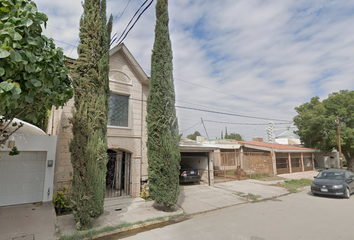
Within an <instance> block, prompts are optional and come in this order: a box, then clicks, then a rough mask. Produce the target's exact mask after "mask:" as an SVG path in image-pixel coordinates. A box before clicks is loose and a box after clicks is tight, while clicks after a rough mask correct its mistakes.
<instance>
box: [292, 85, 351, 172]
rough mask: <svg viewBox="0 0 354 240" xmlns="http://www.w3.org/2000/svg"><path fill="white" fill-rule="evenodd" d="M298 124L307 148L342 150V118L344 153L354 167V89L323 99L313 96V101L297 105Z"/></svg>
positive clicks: (335, 93)
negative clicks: (339, 145) (339, 137)
mask: <svg viewBox="0 0 354 240" xmlns="http://www.w3.org/2000/svg"><path fill="white" fill-rule="evenodd" d="M295 110H296V111H297V113H298V115H297V116H295V117H294V123H295V125H296V126H297V128H298V131H296V132H295V133H296V134H297V135H299V136H300V138H301V141H302V142H303V143H304V145H305V146H306V147H314V148H317V149H320V150H322V151H324V152H330V151H332V150H333V149H338V137H337V124H336V119H337V117H339V119H340V129H341V130H340V135H341V147H342V153H343V155H344V156H345V158H346V160H347V163H348V168H349V169H351V170H354V91H348V90H341V91H339V92H334V93H332V94H330V95H329V96H328V98H327V99H324V100H323V101H322V102H321V101H320V99H319V97H313V98H312V99H311V101H310V102H308V103H304V104H302V105H301V106H299V107H296V108H295Z"/></svg>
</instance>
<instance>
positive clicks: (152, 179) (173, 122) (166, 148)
mask: <svg viewBox="0 0 354 240" xmlns="http://www.w3.org/2000/svg"><path fill="white" fill-rule="evenodd" d="M168 21H169V18H168V1H167V0H158V1H157V3H156V26H155V42H154V47H153V51H152V56H151V78H150V82H149V86H150V90H149V96H148V102H147V117H146V122H147V131H148V139H147V149H148V151H147V154H148V163H149V168H148V174H149V191H150V195H151V198H152V199H154V201H155V202H157V203H161V204H164V205H165V206H166V207H170V206H172V205H174V204H176V203H177V201H178V197H179V169H180V160H181V156H180V151H179V139H180V136H179V133H178V122H177V118H176V109H175V90H174V83H173V75H172V48H171V40H170V34H169V29H168Z"/></svg>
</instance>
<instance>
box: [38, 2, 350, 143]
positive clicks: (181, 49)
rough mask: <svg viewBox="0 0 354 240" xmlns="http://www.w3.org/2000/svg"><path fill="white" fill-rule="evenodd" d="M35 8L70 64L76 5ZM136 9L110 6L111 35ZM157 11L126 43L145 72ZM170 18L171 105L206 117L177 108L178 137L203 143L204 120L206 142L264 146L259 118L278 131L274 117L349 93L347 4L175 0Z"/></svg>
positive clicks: (78, 4)
mask: <svg viewBox="0 0 354 240" xmlns="http://www.w3.org/2000/svg"><path fill="white" fill-rule="evenodd" d="M35 2H36V3H37V7H38V9H39V11H41V12H44V13H46V14H47V15H48V18H49V20H48V26H47V29H46V30H45V31H44V34H45V35H46V36H48V37H52V38H53V39H55V42H56V45H57V46H59V47H62V48H63V49H64V52H65V54H66V55H67V56H70V57H73V58H75V57H76V56H77V54H76V47H75V45H77V41H78V32H79V19H80V16H81V14H82V11H83V10H82V7H81V0H62V1H48V0H37V1H35ZM128 2H129V4H128ZM142 2H143V0H131V1H129V0H120V1H117V0H115V1H113V0H108V2H107V3H108V8H107V9H108V10H107V12H108V14H110V13H112V14H113V16H115V17H117V20H116V21H115V23H114V27H113V33H117V34H118V35H120V34H121V32H122V31H123V30H124V28H125V26H126V24H127V23H128V21H129V20H130V18H131V17H132V16H133V14H134V12H135V11H136V10H137V9H138V8H139V6H140V5H141V3H142ZM127 4H128V5H127ZM126 6H127V8H126V11H125V12H124V14H123V15H121V14H122V11H123V9H124V8H125V7H126ZM154 7H155V4H153V5H152V6H151V7H150V8H149V9H148V10H147V11H146V12H145V13H144V15H143V16H142V17H141V19H140V20H139V22H138V23H137V24H136V26H135V27H134V28H133V30H132V31H131V32H130V34H129V35H128V37H127V38H126V39H125V41H124V43H125V44H126V45H127V47H128V48H129V50H130V51H131V52H132V54H133V55H134V57H135V58H136V59H137V61H138V62H139V63H140V65H141V66H142V68H143V69H144V70H145V71H146V72H147V73H149V69H150V57H151V49H152V46H153V40H154V25H155V8H154ZM169 13H170V34H171V41H172V48H173V54H174V59H173V61H174V62H173V63H174V78H175V86H176V105H177V106H184V107H189V108H197V109H204V110H207V111H209V112H202V111H195V110H187V109H182V108H177V114H178V119H179V126H180V131H181V132H182V133H183V135H184V136H187V135H188V134H190V133H193V132H194V131H199V132H200V133H202V135H204V136H206V134H205V131H204V128H203V125H202V124H200V123H199V124H198V122H200V120H201V118H203V120H204V121H205V126H206V129H207V131H208V135H209V137H210V138H215V137H220V132H221V131H223V130H224V129H225V127H227V128H228V132H229V133H231V132H236V133H240V134H241V135H242V136H243V137H244V138H245V139H246V140H251V139H252V137H263V138H264V139H266V132H265V130H266V128H267V124H268V122H269V120H265V119H260V118H268V119H274V121H273V122H274V123H275V127H278V128H280V127H284V126H286V125H288V124H281V121H277V120H287V121H291V120H292V118H293V117H294V116H295V114H296V112H295V111H294V107H296V106H299V105H301V104H303V103H305V102H308V101H310V99H311V97H313V96H316V95H317V96H319V97H320V98H321V99H324V98H326V97H327V96H328V94H330V93H332V92H337V91H339V90H342V89H349V90H354V81H353V80H354V79H353V76H354V68H353V63H354V28H353V26H354V16H353V15H354V3H353V2H352V1H350V0H332V1H330V0H329V1H324V0H314V1H305V0H298V1H290V0H286V1H275V0H274V1H271V0H270V1H263V0H253V1H235V0H220V1H200V0H199V1H198V0H197V1H192V0H178V1H170V3H169ZM119 16H121V17H120V18H119V19H118V17H119ZM210 111H217V112H225V113H228V114H234V115H233V116H231V115H222V114H216V113H211V112H210ZM235 115H237V116H235ZM240 115H242V116H251V117H254V118H248V117H247V118H246V117H241V116H240ZM253 123H254V124H255V125H245V124H253ZM256 124H257V125H256ZM260 124H261V125H260ZM262 124H263V125H262ZM193 125H196V126H194V127H192V126H193ZM191 127H192V128H191ZM186 129H188V130H186ZM281 131H282V130H278V131H277V132H276V133H279V132H281Z"/></svg>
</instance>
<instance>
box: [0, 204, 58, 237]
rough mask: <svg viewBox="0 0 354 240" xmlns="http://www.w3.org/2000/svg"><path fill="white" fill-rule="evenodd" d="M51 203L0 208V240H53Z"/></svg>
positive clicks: (53, 227)
mask: <svg viewBox="0 0 354 240" xmlns="http://www.w3.org/2000/svg"><path fill="white" fill-rule="evenodd" d="M53 211H54V209H53V206H52V203H51V202H47V203H43V204H41V203H39V204H23V205H16V206H9V207H0V239H1V240H54V239H57V238H56V237H55V236H54V233H55V226H54V212H53Z"/></svg>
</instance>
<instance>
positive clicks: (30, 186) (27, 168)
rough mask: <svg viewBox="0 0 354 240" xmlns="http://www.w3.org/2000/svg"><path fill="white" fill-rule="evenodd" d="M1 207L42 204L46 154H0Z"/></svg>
mask: <svg viewBox="0 0 354 240" xmlns="http://www.w3.org/2000/svg"><path fill="white" fill-rule="evenodd" d="M0 157H1V159H0V206H7V205H15V204H22V203H32V202H41V201H42V200H43V188H44V178H45V167H46V152H21V153H20V155H17V156H9V155H8V153H5V152H0Z"/></svg>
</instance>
